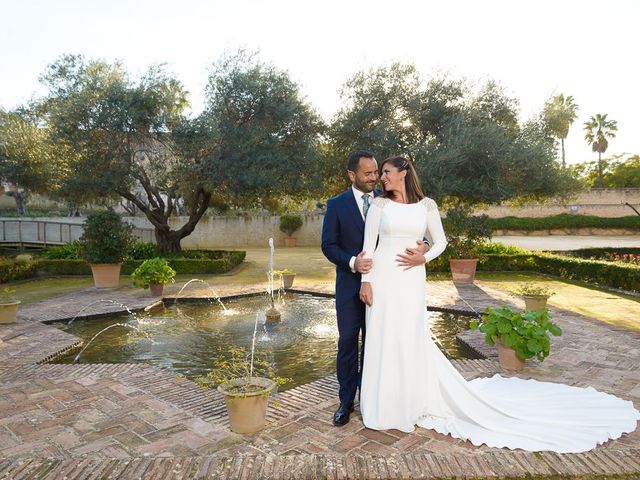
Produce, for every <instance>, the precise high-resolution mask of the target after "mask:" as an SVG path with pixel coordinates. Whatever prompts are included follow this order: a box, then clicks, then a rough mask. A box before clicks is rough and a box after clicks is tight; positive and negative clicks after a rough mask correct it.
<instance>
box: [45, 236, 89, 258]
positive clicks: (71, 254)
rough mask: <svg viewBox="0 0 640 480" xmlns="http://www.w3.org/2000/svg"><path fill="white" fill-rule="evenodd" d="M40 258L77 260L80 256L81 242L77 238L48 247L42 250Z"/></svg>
mask: <svg viewBox="0 0 640 480" xmlns="http://www.w3.org/2000/svg"><path fill="white" fill-rule="evenodd" d="M42 258H46V259H49V260H62V259H69V260H79V259H81V258H82V244H81V243H80V241H79V240H74V241H73V242H69V243H65V244H64V245H58V246H55V247H49V248H47V249H46V250H45V251H44V252H42Z"/></svg>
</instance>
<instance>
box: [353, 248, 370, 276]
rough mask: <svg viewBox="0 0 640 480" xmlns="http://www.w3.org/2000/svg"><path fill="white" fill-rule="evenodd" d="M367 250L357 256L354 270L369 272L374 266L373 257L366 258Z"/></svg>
mask: <svg viewBox="0 0 640 480" xmlns="http://www.w3.org/2000/svg"><path fill="white" fill-rule="evenodd" d="M365 253H366V252H360V253H359V254H358V256H357V257H356V262H355V264H354V265H353V266H354V270H355V271H356V272H358V273H369V270H371V267H373V260H372V259H371V258H364V254H365Z"/></svg>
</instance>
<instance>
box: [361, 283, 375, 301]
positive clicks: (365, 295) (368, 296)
mask: <svg viewBox="0 0 640 480" xmlns="http://www.w3.org/2000/svg"><path fill="white" fill-rule="evenodd" d="M360 300H362V303H364V304H365V305H369V306H371V305H372V304H373V291H372V290H371V283H369V282H362V283H361V284H360Z"/></svg>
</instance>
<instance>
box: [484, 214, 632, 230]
mask: <svg viewBox="0 0 640 480" xmlns="http://www.w3.org/2000/svg"><path fill="white" fill-rule="evenodd" d="M489 224H490V225H491V228H492V229H493V230H498V229H500V230H550V229H563V228H629V229H640V216H638V215H634V216H627V217H611V218H607V217H596V216H593V215H576V214H571V213H561V214H559V215H551V216H548V217H501V218H492V219H490V220H489Z"/></svg>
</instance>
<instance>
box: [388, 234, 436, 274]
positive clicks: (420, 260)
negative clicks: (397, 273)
mask: <svg viewBox="0 0 640 480" xmlns="http://www.w3.org/2000/svg"><path fill="white" fill-rule="evenodd" d="M416 245H417V247H416V248H407V249H405V251H404V253H399V254H398V255H396V263H397V264H398V265H399V266H401V267H404V268H403V270H409V269H410V268H413V267H421V266H424V262H425V259H424V254H425V253H427V250H429V246H428V245H425V244H424V243H422V242H421V241H420V240H416Z"/></svg>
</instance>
